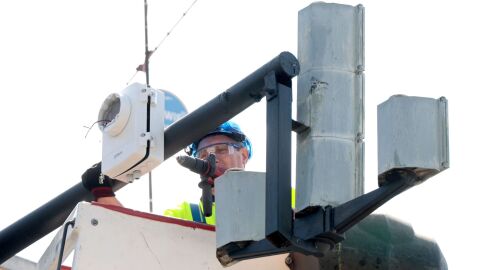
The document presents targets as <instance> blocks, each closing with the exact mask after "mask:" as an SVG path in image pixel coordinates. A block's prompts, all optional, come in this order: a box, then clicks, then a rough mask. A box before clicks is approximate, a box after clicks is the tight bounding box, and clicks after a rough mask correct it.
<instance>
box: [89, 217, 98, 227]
mask: <svg viewBox="0 0 480 270" xmlns="http://www.w3.org/2000/svg"><path fill="white" fill-rule="evenodd" d="M90 223H92V225H93V226H97V225H98V220H96V219H95V218H92V220H91V221H90Z"/></svg>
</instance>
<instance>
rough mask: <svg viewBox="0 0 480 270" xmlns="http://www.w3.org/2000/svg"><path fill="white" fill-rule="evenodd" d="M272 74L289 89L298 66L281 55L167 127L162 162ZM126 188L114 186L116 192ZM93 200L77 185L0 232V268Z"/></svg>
mask: <svg viewBox="0 0 480 270" xmlns="http://www.w3.org/2000/svg"><path fill="white" fill-rule="evenodd" d="M272 71H273V72H275V75H276V77H277V81H278V82H280V83H284V84H290V85H291V78H293V77H295V76H296V75H298V73H299V71H300V64H299V63H298V60H297V59H296V58H295V56H293V55H292V54H291V53H289V52H282V53H280V54H279V55H278V56H277V57H275V58H274V59H272V60H271V61H270V62H268V63H266V64H265V65H263V66H262V67H260V68H259V69H257V70H256V71H255V72H253V73H252V74H250V75H249V76H247V77H246V78H244V79H243V80H241V81H240V82H238V83H237V84H235V85H234V86H232V87H231V88H229V89H228V90H226V91H225V92H223V93H221V94H220V95H218V96H217V97H215V98H213V99H212V100H210V101H209V102H208V103H206V104H205V105H203V106H201V107H200V108H198V109H197V110H195V111H193V112H192V113H190V114H188V115H187V116H185V117H183V118H182V119H180V120H178V121H177V122H175V123H174V124H172V125H171V126H169V127H168V128H167V129H166V130H165V133H164V136H165V139H164V140H165V149H164V158H165V159H168V158H169V157H171V156H173V155H174V154H175V153H177V152H178V151H180V150H181V149H183V148H185V147H186V146H188V145H189V144H190V143H191V142H193V141H196V140H198V139H200V138H201V137H202V136H203V135H204V134H206V133H208V132H210V131H211V130H214V129H215V128H216V127H217V126H219V125H220V124H222V123H224V122H226V121H228V120H229V119H231V118H233V117H234V116H235V115H237V114H239V113H240V112H242V111H243V110H245V109H246V108H248V107H249V106H250V105H252V104H253V103H255V102H258V101H260V100H261V99H262V98H263V97H264V96H265V89H264V77H265V76H266V75H267V74H268V73H270V72H272ZM124 185H125V184H124V183H122V182H117V184H116V185H115V190H118V189H120V188H122V187H123V186H124ZM92 199H93V197H92V196H91V194H90V193H89V192H88V191H87V190H86V189H85V188H84V187H83V186H82V183H78V184H76V185H75V186H73V187H71V188H70V189H68V190H67V191H65V192H64V193H62V194H60V195H58V196H57V197H55V198H54V199H52V200H50V201H49V202H47V203H46V204H44V205H42V206H40V207H39V208H37V209H36V210H34V211H33V212H31V213H30V214H28V215H26V216H25V217H23V218H21V219H20V220H18V221H16V222H15V223H13V224H12V225H10V226H9V227H7V228H5V229H4V230H2V231H1V232H0V264H2V263H4V262H5V261H6V260H8V259H9V258H11V257H12V256H14V255H15V254H17V253H18V252H19V251H21V250H23V249H24V248H26V247H27V246H29V245H30V244H32V243H34V242H36V241H37V240H39V239H40V238H42V237H43V236H45V235H47V234H48V233H50V232H52V231H53V230H55V229H56V228H58V227H59V226H61V225H62V224H63V222H64V221H65V219H66V218H67V217H68V215H69V214H70V212H71V211H72V210H73V208H74V207H75V206H76V205H77V203H78V202H80V201H91V200H92Z"/></svg>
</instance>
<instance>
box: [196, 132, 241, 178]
mask: <svg viewBox="0 0 480 270" xmlns="http://www.w3.org/2000/svg"><path fill="white" fill-rule="evenodd" d="M202 149H205V150H207V151H205V150H204V151H202ZM198 150H200V151H199V152H198V155H199V156H198V157H199V158H205V155H207V152H211V153H213V154H215V157H216V160H217V166H218V168H219V169H221V170H222V171H225V170H228V169H233V168H238V169H244V168H245V164H246V163H247V160H248V151H247V149H246V148H245V147H243V145H242V143H240V142H237V141H235V140H233V139H231V138H230V137H228V136H225V135H220V134H219V135H212V136H208V137H206V138H204V139H203V140H201V141H200V143H199V144H198ZM215 150H216V152H214V151H215Z"/></svg>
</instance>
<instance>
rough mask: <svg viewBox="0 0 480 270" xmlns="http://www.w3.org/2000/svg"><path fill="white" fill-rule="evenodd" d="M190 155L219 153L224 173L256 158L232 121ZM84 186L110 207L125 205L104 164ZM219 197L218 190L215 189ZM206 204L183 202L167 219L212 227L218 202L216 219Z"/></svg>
mask: <svg viewBox="0 0 480 270" xmlns="http://www.w3.org/2000/svg"><path fill="white" fill-rule="evenodd" d="M187 152H188V154H189V155H191V156H193V157H196V158H199V159H205V158H206V157H207V156H208V155H209V154H210V153H213V154H215V157H216V162H217V163H216V165H217V171H220V172H221V174H223V173H224V172H225V171H226V170H229V169H241V170H243V169H244V168H245V165H246V164H247V161H248V160H249V159H250V158H251V156H252V144H251V142H250V140H249V139H248V138H247V136H246V135H245V134H244V133H243V132H242V130H241V129H240V127H239V126H238V125H237V124H235V123H234V122H232V121H228V122H225V123H223V124H222V125H220V126H219V127H217V128H216V129H215V130H213V131H212V132H210V133H208V134H206V135H205V136H203V137H202V138H201V139H200V140H198V141H196V142H194V143H192V144H191V145H190V146H189V147H188V151H187ZM82 183H83V185H84V187H85V188H86V189H87V190H89V191H90V192H91V193H92V195H93V196H94V200H95V201H97V202H99V203H102V204H108V205H116V206H122V204H121V203H120V201H119V200H118V199H117V198H116V197H115V193H114V192H113V189H112V185H113V181H112V179H110V178H109V177H108V176H106V175H103V174H101V164H100V163H97V164H95V165H94V166H92V168H90V169H88V170H87V171H86V172H85V173H84V174H83V175H82ZM212 194H213V195H215V188H213V189H212ZM202 208H203V207H202V204H201V203H199V204H197V203H189V202H183V203H181V204H180V205H179V206H178V207H177V208H175V209H168V210H166V211H165V212H164V215H165V216H170V217H175V218H181V219H185V220H191V221H196V222H201V223H207V224H210V225H214V224H215V203H214V204H213V207H212V216H210V217H205V215H204V214H203V209H202Z"/></svg>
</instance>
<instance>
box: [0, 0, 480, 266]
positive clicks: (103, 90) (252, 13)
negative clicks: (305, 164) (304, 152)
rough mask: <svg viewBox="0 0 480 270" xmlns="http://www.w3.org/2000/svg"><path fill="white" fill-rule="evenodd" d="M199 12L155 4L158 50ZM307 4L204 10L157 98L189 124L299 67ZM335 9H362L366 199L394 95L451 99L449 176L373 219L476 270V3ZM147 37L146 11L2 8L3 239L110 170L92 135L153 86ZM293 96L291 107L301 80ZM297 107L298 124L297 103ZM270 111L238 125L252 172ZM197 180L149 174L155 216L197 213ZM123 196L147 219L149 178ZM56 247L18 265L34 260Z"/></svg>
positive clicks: (166, 48)
mask: <svg viewBox="0 0 480 270" xmlns="http://www.w3.org/2000/svg"><path fill="white" fill-rule="evenodd" d="M192 2H193V1H190V0H189V1H186V0H180V1H179V0H176V1H158V0H157V1H155V0H150V1H149V43H150V48H153V47H155V46H156V45H158V44H159V43H160V42H161V40H162V39H163V38H164V37H165V35H166V34H167V32H168V31H169V29H170V28H171V27H172V26H173V25H174V24H175V23H176V22H177V20H178V19H179V18H180V16H181V15H182V14H183V12H185V10H187V9H188V7H189V6H190V5H191V4H192ZM310 3H311V1H299V0H295V1H293V0H291V1H290V0H282V1H273V0H265V1H253V0H243V1H231V0H211V1H207V0H198V1H197V2H196V4H195V5H194V6H193V8H192V9H191V10H190V11H189V12H188V14H187V15H186V16H185V18H184V19H183V20H182V21H181V22H180V23H179V24H178V26H177V27H176V28H175V30H174V31H173V32H172V33H171V35H170V36H169V37H168V38H167V39H166V40H165V41H164V42H163V43H162V45H161V46H160V47H159V49H158V50H157V52H156V53H155V54H154V55H153V56H152V58H151V70H150V83H151V85H152V87H155V88H160V89H166V90H168V91H171V92H173V93H174V94H175V95H177V96H178V97H179V98H180V99H181V100H182V101H183V103H184V104H185V105H186V106H187V109H188V110H189V111H193V110H194V109H196V108H198V107H199V106H201V105H202V104H204V103H206V102H207V101H209V100H210V99H211V98H213V97H215V96H216V95H218V94H219V93H221V92H222V91H224V90H226V89H228V88H229V87H230V86H232V85H234V84H235V83H237V82H238V81H240V80H241V79H243V78H244V77H245V76H247V75H248V74H250V73H251V72H253V71H254V70H256V69H257V68H258V67H260V66H261V65H263V64H264V63H266V62H267V61H269V60H270V59H272V58H273V57H275V56H276V55H278V54H279V53H280V52H282V51H290V52H292V53H293V54H294V55H297V14H298V11H299V10H301V9H303V8H305V7H307V6H308V5H309V4H310ZM337 3H343V4H348V5H357V4H362V5H363V6H364V7H365V33H366V34H365V35H366V36H365V62H366V64H365V78H366V82H365V149H366V150H365V190H366V191H370V190H373V189H375V188H376V185H377V180H376V179H377V149H376V145H377V142H376V134H377V130H376V108H377V105H378V104H380V103H381V102H383V101H385V100H387V99H388V98H389V97H390V96H392V95H395V94H404V95H410V96H422V97H432V98H439V97H441V96H445V97H446V98H447V99H448V101H449V137H450V141H449V143H450V168H449V169H448V170H446V171H444V172H442V173H440V174H439V175H436V176H434V177H433V178H431V179H430V180H429V181H427V182H425V183H423V184H422V185H420V186H418V187H415V188H413V189H411V190H409V191H407V192H405V193H404V194H401V195H399V196H398V197H396V198H394V199H393V200H391V201H390V202H388V203H387V204H386V205H384V206H382V207H381V208H380V209H379V210H377V213H383V214H388V215H391V216H393V217H395V218H397V219H400V220H403V221H405V222H408V223H410V224H412V226H413V228H414V230H415V232H416V233H417V234H419V235H422V236H425V237H428V238H430V239H434V240H435V241H436V242H437V243H438V244H439V246H440V248H441V249H442V252H443V254H444V256H445V258H446V260H447V262H448V265H449V267H450V269H466V268H470V267H469V266H471V265H472V264H474V263H476V261H477V260H475V256H476V255H477V252H476V246H477V245H476V243H477V242H478V241H480V235H479V233H478V229H477V228H478V227H479V225H480V222H479V221H478V219H477V214H475V213H477V212H478V211H477V209H476V206H477V205H478V203H479V199H478V189H479V187H480V184H479V183H478V180H479V179H478V175H477V171H476V166H478V165H477V163H478V160H479V159H478V157H477V153H478V151H479V150H480V143H479V142H480V140H478V138H477V134H478V133H479V131H480V129H479V128H478V126H477V124H475V123H478V120H477V119H476V117H477V116H479V115H480V106H478V100H480V94H479V91H478V90H479V87H478V79H477V78H478V69H479V68H478V63H480V52H479V49H478V48H480V40H479V38H478V26H479V25H480V17H479V16H478V12H477V11H478V4H476V2H475V1H455V2H452V1H362V2H359V1H338V2H337ZM143 26H144V21H143V1H113V0H104V1H93V0H84V1H60V0H45V1H33V0H24V1H2V2H1V3H0V35H1V42H0V80H1V87H2V91H1V92H0V93H1V94H2V97H1V98H0V121H1V123H2V132H0V149H1V153H2V162H1V165H0V168H2V179H1V180H0V191H1V196H0V213H1V218H0V229H3V228H5V227H7V226H8V225H10V224H12V223H13V222H15V221H17V220H18V219H20V218H21V217H23V216H25V215H27V214H28V213H30V212H31V211H33V210H35V209H36V208H37V207H39V206H41V205H42V204H44V203H46V202H48V201H49V200H50V199H52V198H53V197H55V196H57V195H59V194H61V193H62V192H64V191H65V190H67V189H69V188H70V187H71V186H73V185H75V184H77V183H78V182H79V181H80V176H81V174H82V173H83V172H84V171H85V169H87V168H88V167H89V166H90V165H92V164H93V163H96V162H98V161H100V159H101V133H100V131H99V130H98V128H96V127H94V128H93V129H92V130H91V131H90V132H89V133H88V136H87V137H86V136H85V135H86V133H87V130H88V129H87V128H85V126H91V125H92V124H93V123H94V122H95V121H96V120H97V114H98V110H99V108H100V105H101V104H102V102H103V100H104V99H105V97H107V96H108V95H109V94H110V93H113V92H119V91H121V90H122V89H123V88H124V87H125V86H126V84H127V83H128V82H144V81H145V78H144V75H143V74H136V75H135V76H133V75H134V74H135V68H136V67H137V66H138V65H139V64H141V63H142V62H143V55H144V29H143ZM132 76H133V78H132ZM131 78H132V80H131ZM293 90H294V95H295V93H296V80H295V81H294V89H293ZM293 104H294V108H293V111H294V112H295V111H296V109H295V104H296V103H295V99H294V103H293ZM264 110H265V101H263V102H261V103H258V104H255V105H254V106H252V107H251V108H249V109H248V110H246V111H245V112H243V113H241V114H240V115H238V116H237V117H235V120H236V121H237V123H239V124H240V125H241V126H242V128H243V129H244V131H245V133H246V134H248V135H249V137H250V138H251V140H252V141H253V147H254V156H253V158H252V159H251V160H250V162H249V164H248V166H247V169H248V170H253V171H264V170H265V147H264V145H265V118H264ZM293 160H294V159H293ZM292 166H293V168H294V167H295V166H294V164H293V165H292ZM293 171H294V170H293ZM198 180H199V179H198V177H197V176H196V175H194V174H192V173H190V172H187V171H186V170H185V169H183V168H180V167H179V166H178V165H177V164H176V162H175V160H174V159H169V160H167V161H165V162H164V163H163V164H162V165H161V166H159V167H158V168H157V169H155V170H154V171H153V197H154V212H155V213H161V212H162V211H163V209H166V208H169V207H173V206H175V205H176V204H178V203H179V202H181V201H184V200H192V201H196V200H198V197H199V194H200V190H199V189H198V188H197V182H198ZM117 197H118V198H119V199H120V200H121V201H122V202H123V203H124V205H125V206H126V207H129V208H133V209H137V210H142V211H148V179H147V178H146V177H143V178H142V179H140V180H138V181H137V182H135V183H133V184H130V185H128V186H127V187H125V188H123V189H122V190H121V191H119V192H118V194H117ZM52 238H53V235H52V234H49V235H47V236H46V237H44V238H43V239H41V240H40V241H38V242H37V243H35V244H33V245H31V246H30V247H28V248H26V249H25V250H23V251H21V252H20V253H19V254H18V255H19V256H22V257H24V258H27V259H30V260H32V261H38V259H39V257H40V256H41V254H42V253H43V251H44V249H45V248H46V246H47V245H48V243H49V242H50V241H51V240H52Z"/></svg>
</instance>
